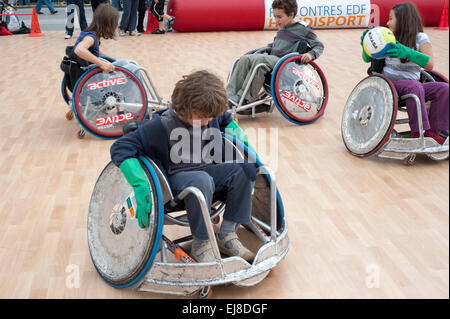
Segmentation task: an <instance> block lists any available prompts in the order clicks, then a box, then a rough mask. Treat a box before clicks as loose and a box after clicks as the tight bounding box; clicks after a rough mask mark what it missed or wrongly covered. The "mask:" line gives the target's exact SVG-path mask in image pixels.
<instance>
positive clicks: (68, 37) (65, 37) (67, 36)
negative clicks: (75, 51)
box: [64, 33, 72, 39]
mask: <svg viewBox="0 0 450 319" xmlns="http://www.w3.org/2000/svg"><path fill="white" fill-rule="evenodd" d="M71 37H72V35H71V34H68V33H66V34H65V35H64V39H70V38H71Z"/></svg>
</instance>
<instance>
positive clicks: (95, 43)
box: [61, 3, 138, 91]
mask: <svg viewBox="0 0 450 319" xmlns="http://www.w3.org/2000/svg"><path fill="white" fill-rule="evenodd" d="M119 17H120V14H119V11H117V9H116V8H114V7H113V6H111V5H110V4H109V3H101V4H100V5H99V6H98V7H97V9H96V10H95V12H94V16H93V18H92V22H91V24H90V25H89V26H88V27H87V28H86V29H85V30H83V31H82V32H81V34H80V36H79V37H78V39H77V40H76V42H75V44H74V45H73V46H68V47H67V48H66V57H64V60H63V62H62V63H61V69H62V70H63V71H64V73H65V78H66V84H68V88H69V90H70V91H72V89H73V87H74V86H75V83H76V81H77V79H78V78H79V77H80V76H81V74H83V72H84V71H85V70H86V68H87V67H89V66H90V65H91V64H94V65H97V66H98V67H100V68H101V69H102V70H103V71H104V72H108V73H109V72H112V71H114V70H115V66H116V65H118V66H122V67H125V68H127V69H129V70H130V71H132V72H134V71H135V70H137V69H138V66H137V65H136V64H135V63H133V62H131V61H129V60H119V61H115V62H110V61H108V60H106V59H103V58H101V57H100V56H102V55H104V54H103V52H102V50H101V47H100V44H101V39H115V38H116V34H117V26H118V23H119Z"/></svg>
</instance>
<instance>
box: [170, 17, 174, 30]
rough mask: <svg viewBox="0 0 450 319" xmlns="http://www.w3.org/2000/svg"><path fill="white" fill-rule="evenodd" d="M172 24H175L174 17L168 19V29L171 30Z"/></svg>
mask: <svg viewBox="0 0 450 319" xmlns="http://www.w3.org/2000/svg"><path fill="white" fill-rule="evenodd" d="M174 23H175V17H172V18H170V19H169V27H170V28H171V27H172V26H173V24H174Z"/></svg>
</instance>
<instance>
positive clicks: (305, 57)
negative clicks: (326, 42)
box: [300, 53, 313, 63]
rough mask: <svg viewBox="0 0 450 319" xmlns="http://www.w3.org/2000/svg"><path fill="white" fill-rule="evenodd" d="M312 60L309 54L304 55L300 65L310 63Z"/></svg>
mask: <svg viewBox="0 0 450 319" xmlns="http://www.w3.org/2000/svg"><path fill="white" fill-rule="evenodd" d="M312 59H313V58H312V56H311V54H309V53H305V54H303V55H302V57H301V59H300V61H302V63H309V62H311V61H312Z"/></svg>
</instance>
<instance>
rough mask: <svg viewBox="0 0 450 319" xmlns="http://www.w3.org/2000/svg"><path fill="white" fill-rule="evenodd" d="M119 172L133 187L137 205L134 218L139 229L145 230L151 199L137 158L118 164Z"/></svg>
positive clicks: (147, 223) (148, 187)
mask: <svg viewBox="0 0 450 319" xmlns="http://www.w3.org/2000/svg"><path fill="white" fill-rule="evenodd" d="M120 170H121V171H122V173H123V175H124V176H125V178H126V179H127V181H128V183H130V185H131V186H132V187H133V190H134V196H135V197H136V204H137V209H136V218H137V220H138V223H139V227H141V228H145V227H147V226H148V225H149V220H148V214H149V212H150V210H151V209H152V197H151V194H150V186H149V185H148V181H147V178H146V176H145V173H144V170H143V169H142V167H141V164H140V163H139V160H138V159H137V158H129V159H127V160H125V161H123V162H122V164H120Z"/></svg>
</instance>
